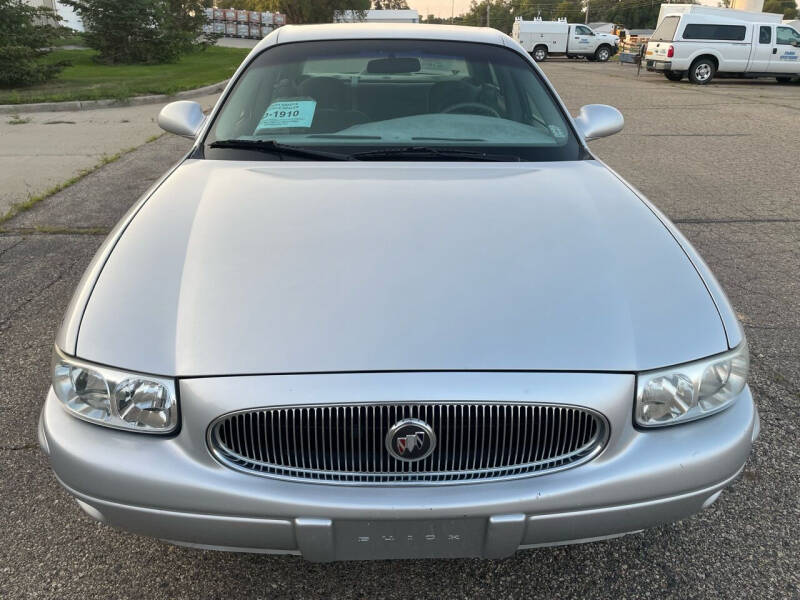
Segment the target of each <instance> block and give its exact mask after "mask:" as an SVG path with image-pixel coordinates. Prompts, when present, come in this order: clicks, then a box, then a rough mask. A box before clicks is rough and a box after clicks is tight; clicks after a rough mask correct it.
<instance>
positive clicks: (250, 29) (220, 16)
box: [203, 8, 286, 39]
mask: <svg viewBox="0 0 800 600" xmlns="http://www.w3.org/2000/svg"><path fill="white" fill-rule="evenodd" d="M205 12H206V18H207V19H208V20H209V21H210V22H209V23H208V24H207V25H206V26H205V27H204V28H203V31H208V32H213V33H216V34H220V35H225V36H226V37H238V38H250V39H261V38H263V37H266V36H267V35H269V34H270V32H272V30H273V29H275V28H276V27H280V26H282V25H286V15H283V14H281V13H272V12H269V11H267V12H259V11H254V10H239V9H236V8H207V9H205Z"/></svg>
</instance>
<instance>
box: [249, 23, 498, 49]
mask: <svg viewBox="0 0 800 600" xmlns="http://www.w3.org/2000/svg"><path fill="white" fill-rule="evenodd" d="M353 39H421V40H422V39H424V40H449V41H458V42H479V43H484V44H494V45H497V46H509V45H511V44H509V43H508V42H511V41H512V40H511V38H509V37H508V36H507V35H505V34H503V33H501V32H500V31H498V30H497V29H491V28H489V27H460V26H458V25H425V24H421V23H331V24H328V25H285V26H283V27H279V28H278V29H276V30H275V31H274V32H272V34H270V35H268V36H267V37H266V38H264V39H263V40H262V41H261V42H259V44H258V45H257V46H256V47H255V50H256V51H258V50H261V49H262V48H265V47H267V46H271V45H273V44H288V43H291V42H309V41H314V40H353Z"/></svg>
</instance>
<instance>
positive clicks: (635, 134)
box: [623, 133, 752, 138]
mask: <svg viewBox="0 0 800 600" xmlns="http://www.w3.org/2000/svg"><path fill="white" fill-rule="evenodd" d="M750 135H752V134H750V133H625V134H623V136H628V137H701V138H705V137H714V138H716V137H749V136H750Z"/></svg>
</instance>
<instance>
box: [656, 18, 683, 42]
mask: <svg viewBox="0 0 800 600" xmlns="http://www.w3.org/2000/svg"><path fill="white" fill-rule="evenodd" d="M680 20H681V18H680V17H679V16H677V15H673V16H671V17H664V20H663V21H661V25H659V26H658V27H657V28H656V30H655V31H654V32H653V35H652V36H650V41H651V42H671V41H672V40H674V39H675V31H676V30H677V29H678V21H680Z"/></svg>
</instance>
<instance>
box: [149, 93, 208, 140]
mask: <svg viewBox="0 0 800 600" xmlns="http://www.w3.org/2000/svg"><path fill="white" fill-rule="evenodd" d="M205 120H206V117H205V115H204V114H203V108H202V107H201V106H200V105H199V104H198V103H197V102H192V101H191V100H178V101H177V102H170V103H169V104H167V105H166V106H165V107H164V108H162V109H161V112H160V113H158V126H159V127H161V129H163V130H164V131H168V132H169V133H174V134H175V135H180V136H182V137H187V138H191V139H194V138H196V137H197V134H198V133H200V129H201V128H202V127H203V123H204V122H205Z"/></svg>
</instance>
